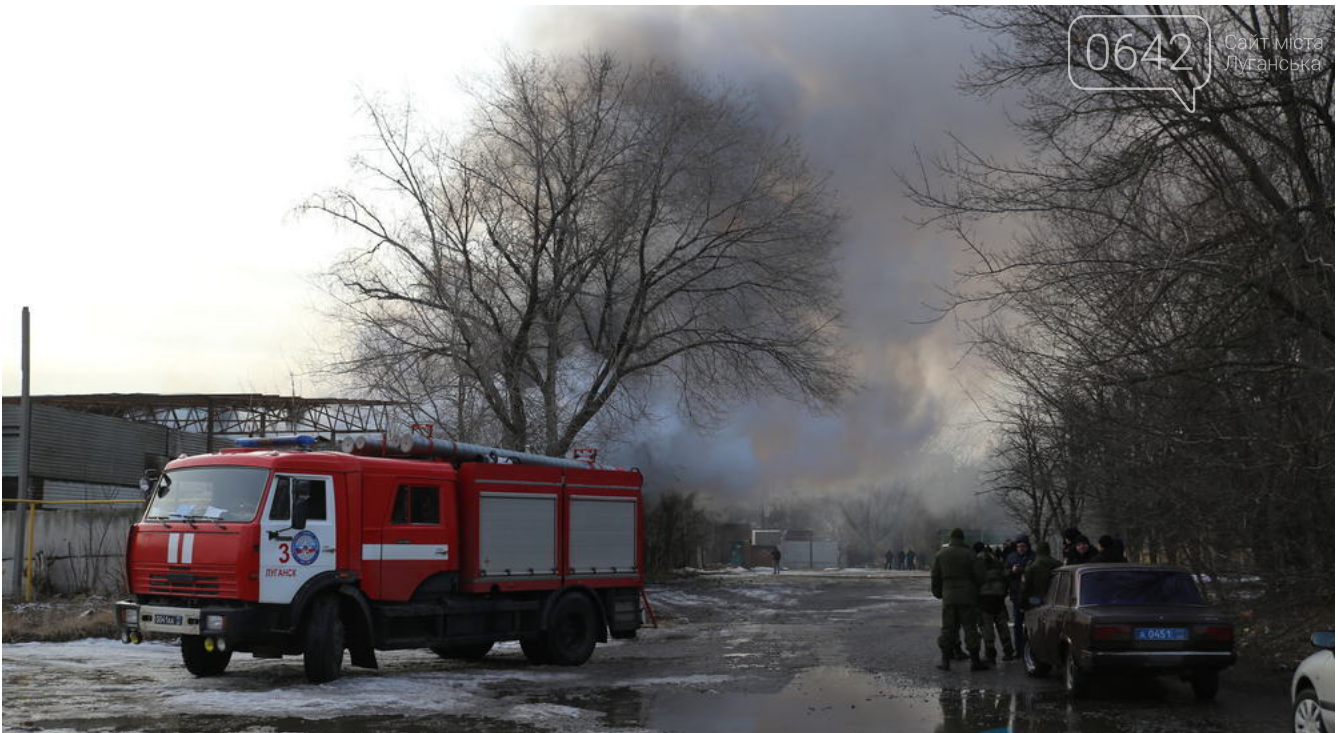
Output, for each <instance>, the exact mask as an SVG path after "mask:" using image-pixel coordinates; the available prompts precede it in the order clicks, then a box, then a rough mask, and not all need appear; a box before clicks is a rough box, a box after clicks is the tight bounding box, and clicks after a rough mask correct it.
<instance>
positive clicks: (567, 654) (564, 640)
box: [544, 593, 600, 667]
mask: <svg viewBox="0 0 1338 733" xmlns="http://www.w3.org/2000/svg"><path fill="white" fill-rule="evenodd" d="M597 613H598V611H597V609H596V608H595V606H594V604H593V603H591V602H590V599H589V598H587V597H586V596H585V595H583V594H580V593H568V594H567V595H565V596H563V597H561V598H559V599H558V602H557V604H556V605H555V606H553V611H552V616H551V617H550V618H549V623H548V633H547V634H545V635H544V636H545V637H546V641H547V642H548V658H549V661H550V662H551V663H552V664H560V665H562V666H565V667H575V666H579V665H582V664H585V660H587V659H589V658H590V655H591V654H593V653H594V651H595V643H596V642H597V641H598V640H599V632H600V628H599V617H598V616H597Z"/></svg>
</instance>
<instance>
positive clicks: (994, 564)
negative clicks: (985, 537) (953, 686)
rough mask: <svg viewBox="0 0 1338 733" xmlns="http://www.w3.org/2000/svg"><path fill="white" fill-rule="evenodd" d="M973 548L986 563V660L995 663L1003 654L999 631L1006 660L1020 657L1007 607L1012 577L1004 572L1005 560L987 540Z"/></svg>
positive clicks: (983, 612) (982, 604)
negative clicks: (998, 644)
mask: <svg viewBox="0 0 1338 733" xmlns="http://www.w3.org/2000/svg"><path fill="white" fill-rule="evenodd" d="M971 549H973V550H975V551H976V555H978V556H979V557H980V559H981V561H982V562H984V563H985V582H984V583H983V584H982V585H981V586H980V635H981V636H982V637H984V640H985V659H986V660H988V661H989V662H991V663H992V662H994V660H995V659H997V658H998V656H999V650H998V649H996V648H995V647H994V636H995V632H998V636H999V639H1000V641H1002V642H1003V650H1004V657H1003V658H1004V661H1005V662H1007V661H1011V660H1013V659H1017V655H1016V654H1015V653H1014V652H1013V638H1012V636H1011V635H1010V634H1009V631H1008V609H1007V608H1005V607H1004V596H1005V595H1007V593H1008V576H1007V575H1006V574H1005V573H1004V566H1003V560H1001V559H1000V558H999V556H998V555H996V554H994V551H993V550H991V549H990V548H988V547H986V546H985V544H984V543H983V542H977V543H976V544H975V546H974V547H972V548H971Z"/></svg>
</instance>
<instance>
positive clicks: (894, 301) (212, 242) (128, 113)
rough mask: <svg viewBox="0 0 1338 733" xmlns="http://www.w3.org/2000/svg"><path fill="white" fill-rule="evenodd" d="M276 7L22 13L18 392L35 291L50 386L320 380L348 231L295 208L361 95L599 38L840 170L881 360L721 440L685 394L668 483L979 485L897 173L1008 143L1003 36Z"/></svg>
mask: <svg viewBox="0 0 1338 733" xmlns="http://www.w3.org/2000/svg"><path fill="white" fill-rule="evenodd" d="M257 7H259V6H257ZM265 12H266V15H265V16H264V17H259V16H257V15H255V14H254V13H253V12H248V11H244V10H233V9H229V10H228V11H226V13H209V12H206V11H204V10H198V9H194V8H182V9H178V10H175V11H174V13H175V14H163V13H159V12H151V11H150V10H149V9H141V10H140V11H135V10H133V9H129V10H127V9H126V8H115V9H113V8H109V7H102V6H96V5H90V6H87V7H86V8H84V10H83V11H81V12H77V13H70V12H60V13H57V11H56V10H49V9H45V8H42V7H38V6H27V7H20V8H19V9H18V10H17V11H11V13H9V15H10V16H12V17H11V20H12V21H13V22H11V23H9V24H8V31H9V32H8V33H6V42H5V43H3V44H0V67H2V68H3V69H4V71H2V72H0V74H3V75H4V77H5V81H6V88H7V90H8V91H9V93H10V96H9V99H10V101H11V104H10V109H11V110H13V111H14V112H12V113H10V114H7V115H6V116H5V118H4V119H3V121H0V150H3V154H4V156H5V159H6V161H7V165H6V166H5V168H4V170H3V172H0V197H2V198H0V200H3V201H5V202H6V207H7V209H8V211H7V213H8V216H7V217H6V218H7V225H6V235H7V236H6V239H7V241H6V242H5V244H4V250H3V251H4V255H3V256H4V265H5V270H6V274H7V278H9V279H11V282H12V283H13V284H12V286H11V287H9V288H7V292H6V294H5V296H4V301H5V308H4V314H3V318H4V323H3V331H2V332H3V338H4V342H5V343H4V347H3V353H4V362H3V364H4V375H3V386H4V392H5V393H6V394H13V393H15V392H16V391H17V387H18V374H17V371H16V366H17V323H18V309H19V306H21V305H23V304H30V305H32V306H33V307H34V311H35V315H34V318H35V325H36V347H37V354H36V357H35V367H36V373H35V375H34V390H35V391H36V392H38V393H62V392H94V391H121V392H128V391H157V392H184V391H237V390H252V389H254V390H260V391H283V392H287V391H288V390H289V389H290V385H295V386H296V389H297V391H298V392H300V393H304V394H307V395H315V394H317V393H319V392H320V391H321V387H320V385H318V384H315V383H313V382H312V381H311V380H306V379H302V378H300V377H299V378H297V379H296V381H295V382H290V374H291V373H293V372H300V371H301V370H302V369H303V368H304V358H305V357H306V355H307V354H309V353H310V352H311V351H312V349H313V348H314V346H315V345H316V344H317V343H319V342H320V341H321V340H323V339H328V338H330V336H331V334H330V333H329V331H328V329H327V326H326V324H325V323H324V322H323V321H322V320H321V318H320V316H319V315H318V313H317V312H316V308H317V307H318V306H319V305H320V304H321V302H322V296H321V295H320V293H319V292H317V291H315V290H314V289H312V288H311V286H310V285H309V277H310V276H311V275H312V274H313V273H314V272H316V271H317V270H319V269H321V268H322V267H324V266H326V265H327V264H328V263H329V262H330V261H331V260H332V259H333V257H334V256H335V254H336V253H337V252H338V251H339V250H341V249H342V248H343V247H346V246H348V245H349V244H351V243H352V240H351V239H350V238H349V235H348V234H347V233H342V232H335V231H333V230H331V229H330V228H329V227H328V226H326V225H324V223H322V222H318V221H315V220H295V219H293V217H292V216H291V215H290V210H291V208H292V206H294V205H295V204H297V203H298V202H300V201H301V200H302V199H303V198H304V197H305V196H306V195H308V194H310V193H312V192H314V191H316V190H318V189H321V188H324V187H326V186H330V185H337V184H341V183H343V182H345V181H346V180H347V178H348V176H349V168H348V165H347V160H348V158H349V157H350V156H351V155H352V154H354V153H355V152H357V150H358V149H359V147H360V146H361V145H363V144H365V143H364V141H363V140H362V139H361V137H360V136H361V135H362V134H363V133H365V132H366V128H365V127H364V125H363V120H362V119H361V118H360V117H359V116H358V113H357V102H356V96H357V93H358V90H359V89H362V90H365V91H368V92H371V93H374V94H378V93H379V94H381V95H383V96H384V97H386V98H388V99H396V98H399V97H402V96H404V95H405V94H412V96H413V98H414V99H415V101H416V103H417V105H418V106H419V108H420V109H422V110H425V111H426V112H428V113H430V114H432V115H436V116H438V117H447V116H450V115H456V114H459V112H460V109H461V108H460V104H461V100H460V97H459V96H458V95H457V94H455V92H454V90H455V89H456V88H457V87H456V83H455V82H456V79H457V77H459V76H460V75H461V74H467V73H470V72H471V71H477V70H481V69H486V68H487V65H488V59H489V57H490V55H491V54H492V53H493V52H495V51H496V49H498V48H499V47H500V45H501V44H508V45H510V46H511V47H512V48H513V49H514V50H516V51H521V52H524V51H527V50H538V51H543V52H564V51H572V50H581V49H586V48H610V49H612V50H615V51H618V52H619V53H620V54H621V55H623V56H624V57H625V58H638V57H645V56H654V57H656V58H659V59H661V60H666V61H672V62H674V63H677V64H679V65H681V66H683V67H684V68H687V69H690V70H693V71H697V72H699V73H701V74H703V75H705V76H707V77H708V78H715V77H719V78H720V79H722V80H724V81H726V82H728V83H730V84H733V85H735V86H737V87H739V88H740V89H741V90H744V91H747V92H749V93H751V94H753V95H754V96H755V100H756V102H757V103H758V105H759V108H760V110H761V112H762V115H763V117H764V118H765V119H767V120H770V121H772V122H773V123H774V124H775V125H776V127H777V128H778V129H779V130H780V131H782V132H785V133H788V134H793V135H795V136H797V137H799V138H800V139H801V140H802V142H803V144H804V146H805V148H806V149H807V150H808V152H809V154H810V155H811V158H812V161H813V162H814V163H815V164H816V166H817V167H819V168H824V169H827V170H830V171H831V172H832V174H833V182H834V184H835V187H836V188H837V190H838V192H839V194H840V200H841V203H842V205H843V206H844V207H845V209H846V210H847V211H848V212H849V215H850V216H849V221H848V224H847V229H846V233H845V234H846V236H845V241H844V244H843V247H842V256H841V262H840V265H839V266H840V271H841V273H842V278H843V282H844V286H845V291H846V313H847V325H848V327H849V330H850V338H851V341H852V346H853V347H854V348H855V351H856V355H857V361H856V373H857V375H858V376H859V377H860V378H861V379H862V380H863V381H864V387H863V388H862V390H861V391H860V392H859V393H857V394H856V395H854V396H853V397H852V398H851V400H850V401H849V404H848V405H847V406H846V408H845V410H844V411H843V412H841V413H840V414H834V415H825V416H814V415H810V414H809V413H808V412H807V411H806V410H804V409H803V408H801V407H797V406H794V405H791V404H788V403H784V402H779V401H776V402H768V403H765V404H760V405H748V406H744V407H742V408H741V409H739V410H738V411H737V412H736V413H735V415H734V416H733V417H732V419H731V421H730V422H729V424H728V425H726V426H724V428H722V430H721V431H720V432H719V433H717V434H713V435H709V436H703V435H699V434H697V433H696V432H695V431H693V430H690V429H687V428H685V427H683V426H682V425H680V424H679V423H678V421H677V420H676V419H674V418H672V417H668V418H666V419H665V420H663V421H661V422H659V423H657V424H655V425H651V426H646V427H645V428H644V430H643V433H644V436H645V437H644V440H638V441H634V442H638V443H641V445H639V446H637V447H634V448H631V449H623V450H622V451H620V452H621V453H623V455H624V457H625V458H626V459H627V460H630V461H635V462H637V463H639V464H641V465H642V467H643V468H646V469H647V470H648V471H652V472H654V474H655V475H656V476H658V477H660V480H661V481H663V482H664V483H665V484H672V485H680V486H684V487H689V488H699V489H702V490H705V491H715V492H721V493H725V494H727V495H734V496H740V497H742V496H747V495H751V494H754V493H756V492H759V491H760V492H762V493H771V492H775V493H783V492H785V491H788V490H790V489H812V488H826V487H832V488H840V487H843V486H857V485H869V484H877V483H886V482H891V481H894V480H903V481H907V482H910V483H913V484H916V485H920V486H922V487H924V488H926V489H929V490H930V493H931V494H933V495H938V496H943V497H944V499H945V501H946V500H947V499H948V498H952V497H962V496H966V495H969V493H970V492H971V491H972V490H973V489H974V488H975V485H976V475H975V465H976V463H975V462H976V460H977V459H978V458H979V454H980V449H981V444H982V441H981V438H980V433H979V431H978V430H976V429H973V428H971V427H970V423H971V422H972V421H973V420H974V419H975V418H976V415H975V412H974V409H973V408H972V405H971V401H970V399H969V398H968V396H967V390H968V389H969V390H972V391H979V390H981V389H982V388H983V385H982V384H981V376H980V374H979V373H978V372H977V371H976V367H975V365H974V364H973V363H972V362H970V361H969V360H968V361H967V362H965V363H964V364H962V365H959V366H957V367H956V368H954V364H956V363H957V362H958V361H959V360H960V359H961V357H962V348H961V346H960V345H959V341H960V335H959V334H958V333H957V332H956V331H955V330H954V328H953V326H952V324H951V323H950V322H945V323H937V324H933V325H922V324H918V323H916V322H917V321H921V320H923V319H925V318H926V317H927V316H928V315H929V313H930V312H929V311H928V310H927V309H926V308H925V307H923V304H924V303H926V302H933V301H935V300H936V299H937V297H938V296H937V293H936V290H935V289H936V287H937V286H939V285H944V284H948V283H950V282H951V280H952V277H953V275H952V271H953V262H954V258H956V257H957V256H958V255H959V246H958V244H957V243H956V242H955V241H953V240H952V239H951V238H950V237H947V236H944V235H942V234H940V233H939V232H936V231H931V230H917V229H916V228H915V227H914V226H913V225H911V224H909V223H908V222H907V221H906V220H905V217H906V216H907V215H909V214H913V213H914V211H913V210H912V209H910V208H908V204H907V202H905V201H904V200H903V198H902V195H901V188H900V186H899V184H898V183H897V180H896V178H895V176H894V175H893V170H894V169H898V168H899V169H902V170H907V169H910V168H911V167H912V165H913V152H914V150H915V148H916V146H919V147H920V148H921V149H922V150H924V151H926V152H934V151H936V150H941V149H942V148H943V147H944V146H945V145H946V142H947V139H946V132H947V131H949V130H951V131H952V132H954V133H956V134H957V135H959V136H961V137H962V138H963V139H965V140H967V141H969V142H971V143H972V144H973V145H976V146H978V147H979V148H981V149H983V150H988V151H991V152H994V153H998V154H1007V153H1008V152H1010V151H1013V150H1015V149H1016V143H1015V141H1014V140H1013V138H1012V135H1011V133H1010V132H1009V130H1008V128H1007V126H1006V124H1005V121H1004V118H1003V115H1002V112H1001V106H1000V103H999V102H997V101H995V102H988V103H987V102H983V101H981V100H978V99H974V98H969V97H966V96H963V95H962V94H960V93H959V92H958V91H957V90H956V89H955V84H956V82H957V80H958V78H959V76H960V72H961V69H962V67H963V66H965V65H969V64H970V60H971V59H970V49H971V46H972V45H973V44H974V45H976V46H984V45H985V44H986V43H987V39H982V38H981V37H979V36H978V35H975V34H973V33H970V32H967V31H966V30H964V29H962V28H961V27H960V26H959V24H958V23H957V22H956V21H954V20H951V19H942V18H937V17H935V15H934V13H933V11H932V10H929V9H924V8H908V7H902V8H840V9H825V8H823V9H816V8H780V9H772V8H719V9H713V8H630V9H629V8H536V9H527V10H483V9H475V10H469V11H461V10H460V9H459V8H456V7H452V8H449V9H448V8H446V7H445V6H442V7H441V8H440V9H434V10H423V9H421V8H417V7H414V6H404V5H390V6H387V7H386V9H384V10H380V9H379V10H378V13H377V14H375V15H369V14H368V13H367V11H366V8H365V6H341V5H334V6H331V5H327V4H310V5H304V4H297V5H285V6H281V7H276V8H273V9H267V10H266V11H265ZM409 17H412V18H413V19H414V20H413V22H405V19H406V18H409ZM19 27H22V28H25V29H27V30H26V32H25V33H15V32H14V30H15V29H16V28H19ZM16 272H19V273H22V277H20V278H14V273H16Z"/></svg>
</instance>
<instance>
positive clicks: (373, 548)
mask: <svg viewBox="0 0 1338 733" xmlns="http://www.w3.org/2000/svg"><path fill="white" fill-rule="evenodd" d="M362 559H363V560H449V559H451V546H450V545H400V544H393V545H363V546H362Z"/></svg>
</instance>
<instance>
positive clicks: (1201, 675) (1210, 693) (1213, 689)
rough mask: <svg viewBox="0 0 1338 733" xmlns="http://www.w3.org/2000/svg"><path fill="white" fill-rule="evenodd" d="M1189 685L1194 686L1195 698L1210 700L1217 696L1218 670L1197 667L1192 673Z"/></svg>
mask: <svg viewBox="0 0 1338 733" xmlns="http://www.w3.org/2000/svg"><path fill="white" fill-rule="evenodd" d="M1189 686H1190V687H1192V688H1194V699H1196V700H1198V701H1199V702H1209V701H1211V700H1212V699H1213V698H1214V697H1217V670H1215V669H1196V670H1194V673H1193V674H1192V675H1190V678H1189Z"/></svg>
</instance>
